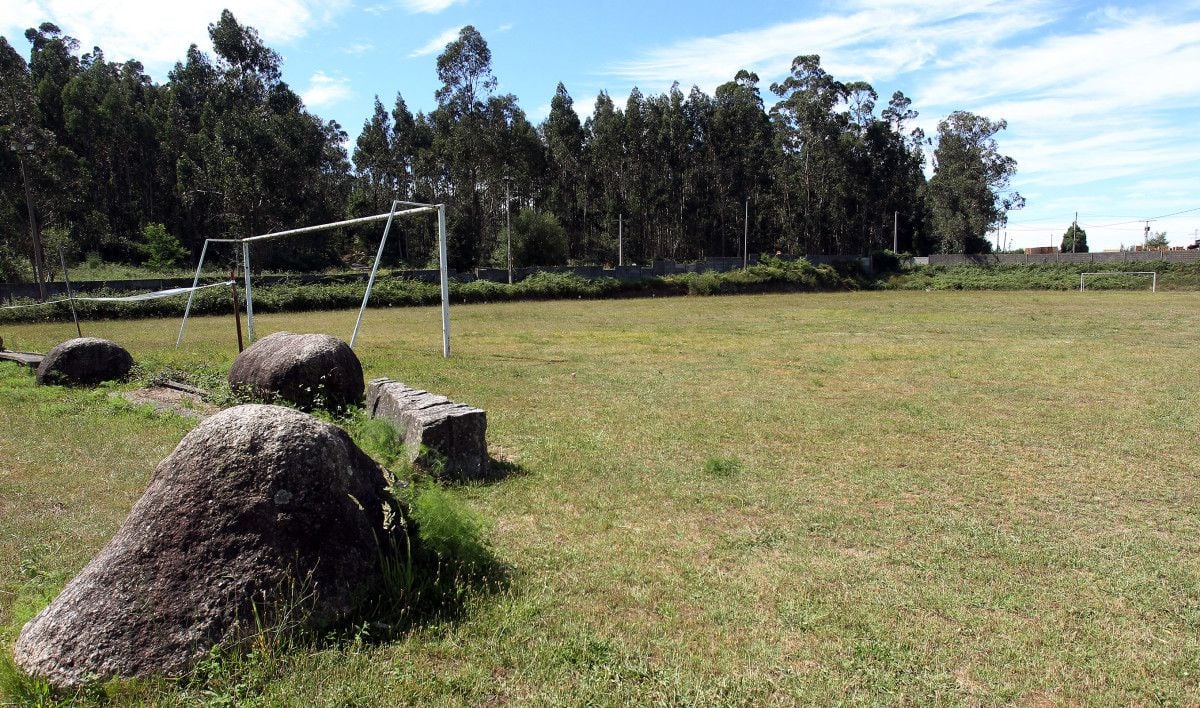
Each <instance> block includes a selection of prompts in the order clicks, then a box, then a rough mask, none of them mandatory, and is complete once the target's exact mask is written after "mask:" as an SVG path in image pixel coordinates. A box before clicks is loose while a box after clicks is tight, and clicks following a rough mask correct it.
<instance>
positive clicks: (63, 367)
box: [37, 337, 133, 386]
mask: <svg viewBox="0 0 1200 708" xmlns="http://www.w3.org/2000/svg"><path fill="white" fill-rule="evenodd" d="M131 368H133V357H132V356H130V355H129V352H127V351H125V348H124V347H122V346H121V345H119V344H116V343H114V342H110V341H108V340H107V339H98V338H96V337H79V338H77V339H68V340H67V341H65V342H63V343H62V344H59V345H58V346H56V347H54V348H53V349H51V350H50V351H49V352H48V353H47V354H46V357H45V358H44V359H42V363H41V364H40V365H38V368H37V382H38V383H39V384H58V385H62V386H95V385H96V384H99V383H103V382H105V381H117V380H120V379H123V378H125V377H126V376H128V375H129V370H130V369H131Z"/></svg>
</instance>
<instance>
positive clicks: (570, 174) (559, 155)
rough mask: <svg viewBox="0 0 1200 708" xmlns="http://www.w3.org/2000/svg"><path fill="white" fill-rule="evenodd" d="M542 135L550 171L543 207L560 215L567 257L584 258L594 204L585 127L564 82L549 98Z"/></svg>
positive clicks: (543, 195) (542, 202)
mask: <svg viewBox="0 0 1200 708" xmlns="http://www.w3.org/2000/svg"><path fill="white" fill-rule="evenodd" d="M539 133H540V134H541V139H542V141H543V142H544V143H545V146H546V166H547V170H548V172H549V176H548V180H547V184H546V188H545V190H544V191H543V193H542V201H541V204H542V206H544V207H545V208H546V209H548V210H549V211H551V212H552V213H554V214H556V215H558V218H559V220H560V222H561V223H562V225H563V228H564V230H565V232H566V235H567V252H568V256H569V257H575V258H582V257H585V254H586V253H587V251H588V235H589V233H588V229H587V219H588V211H589V207H590V208H591V210H592V211H593V212H594V211H595V205H593V204H591V203H590V200H589V199H588V190H587V185H586V167H585V164H584V160H585V157H584V140H585V134H584V130H583V125H582V123H580V121H579V114H578V113H576V112H575V101H574V99H572V98H571V94H570V93H568V92H567V87H566V86H564V85H563V84H562V82H559V84H558V87H557V88H556V89H555V91H554V98H552V99H550V113H549V115H547V116H546V120H545V121H543V122H542V125H541V126H540V128H539Z"/></svg>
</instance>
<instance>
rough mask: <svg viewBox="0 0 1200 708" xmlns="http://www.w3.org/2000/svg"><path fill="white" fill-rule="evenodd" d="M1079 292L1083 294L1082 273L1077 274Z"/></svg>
mask: <svg viewBox="0 0 1200 708" xmlns="http://www.w3.org/2000/svg"><path fill="white" fill-rule="evenodd" d="M1079 292H1083V273H1080V274H1079Z"/></svg>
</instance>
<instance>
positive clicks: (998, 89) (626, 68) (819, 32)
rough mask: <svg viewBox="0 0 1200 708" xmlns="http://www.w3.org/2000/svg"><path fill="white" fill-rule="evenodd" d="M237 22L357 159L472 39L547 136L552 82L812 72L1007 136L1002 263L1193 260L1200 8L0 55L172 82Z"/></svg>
mask: <svg viewBox="0 0 1200 708" xmlns="http://www.w3.org/2000/svg"><path fill="white" fill-rule="evenodd" d="M224 8H229V9H230V10H232V11H233V13H234V15H235V16H236V17H237V18H238V20H239V22H241V23H242V24H246V25H250V26H252V27H254V28H256V29H257V30H258V31H259V33H260V35H261V36H262V38H263V40H264V41H265V42H266V43H267V45H268V46H270V47H271V48H273V49H275V50H276V51H277V52H279V53H280V54H281V55H282V57H283V79H284V80H285V81H286V82H287V83H288V84H289V85H290V86H291V87H292V88H293V89H294V90H296V91H297V92H298V93H299V94H300V95H301V97H302V98H303V99H304V102H305V105H306V106H307V107H308V108H309V110H311V111H313V112H314V113H316V114H318V115H320V116H321V117H322V118H325V119H327V120H336V121H338V122H339V123H340V124H341V125H342V126H343V128H345V129H346V130H347V132H348V133H349V134H350V138H351V144H353V140H354V138H355V137H356V136H357V134H358V132H359V131H360V130H361V128H362V124H363V121H364V120H366V118H367V117H368V116H369V115H370V113H371V110H372V107H373V103H374V97H375V96H376V95H378V96H379V97H380V98H381V100H382V101H383V103H384V105H385V106H387V107H388V108H389V109H390V107H391V105H392V103H393V102H394V99H395V96H396V93H397V92H399V93H401V94H403V96H404V98H405V100H406V102H407V103H408V105H409V108H410V109H411V110H412V111H413V112H414V113H415V112H416V111H418V110H425V111H429V110H431V109H432V108H433V107H434V106H435V101H434V97H433V94H434V91H435V90H436V89H437V87H438V82H437V73H436V68H435V61H436V58H437V55H438V54H439V53H440V52H441V50H442V49H443V48H444V47H445V45H446V43H447V42H449V41H450V40H451V39H453V38H454V36H456V34H457V32H458V30H459V28H461V27H462V26H464V25H468V24H470V25H474V26H475V27H476V29H478V30H479V31H480V33H481V34H482V35H483V37H484V38H485V39H486V40H487V42H488V46H489V47H490V48H491V51H492V68H493V72H494V74H495V75H496V77H497V78H498V79H499V90H500V91H501V92H504V93H513V94H516V96H517V97H518V98H519V100H520V105H521V107H522V108H523V109H524V110H525V112H526V113H527V114H528V116H529V118H530V120H532V121H534V122H535V123H539V122H541V121H542V120H543V119H544V118H545V116H546V114H547V112H548V111H549V105H550V98H551V97H552V96H553V95H554V90H555V87H556V86H557V85H558V82H560V81H561V82H563V83H564V84H565V85H566V87H567V90H568V91H569V92H570V93H571V95H572V97H573V98H574V99H575V106H576V109H577V110H578V111H580V112H581V114H584V115H587V114H589V113H590V112H591V109H592V107H593V105H594V103H595V98H596V95H597V93H598V92H599V91H601V90H605V91H608V93H609V94H610V95H611V96H612V97H613V99H614V100H615V101H617V102H618V104H620V105H623V104H624V101H625V98H626V97H627V96H628V94H629V92H630V90H631V89H632V88H633V87H635V86H636V87H638V88H640V89H641V91H642V92H643V93H645V94H651V93H660V92H663V91H665V90H667V89H668V88H669V87H670V86H671V84H672V83H673V82H676V81H677V82H679V84H680V85H681V87H682V88H683V90H684V92H685V93H686V92H687V91H688V90H689V89H690V88H691V87H692V86H693V85H695V86H699V87H700V88H701V89H702V90H704V91H706V92H708V93H709V94H711V93H712V92H713V91H714V89H715V88H716V87H717V86H718V85H719V84H721V83H723V82H725V81H728V80H730V79H732V78H733V76H734V74H735V73H737V71H738V70H739V69H743V68H744V69H748V70H750V71H753V72H755V73H757V74H758V75H759V77H760V78H761V79H762V83H761V84H760V87H761V88H762V91H763V94H764V99H765V101H766V103H767V105H768V107H769V106H770V105H771V104H772V103H773V102H774V96H772V95H771V94H770V92H769V88H768V87H769V86H770V84H771V83H772V82H774V81H778V80H781V79H782V78H784V77H785V76H786V75H787V73H788V70H789V69H790V66H791V60H792V58H794V57H795V56H797V55H800V54H819V55H820V56H821V60H822V66H823V67H824V68H825V69H826V70H827V71H828V72H829V73H831V74H832V75H833V76H834V78H836V79H838V80H841V81H845V82H849V81H858V80H862V81H868V82H870V83H871V84H872V86H874V88H875V90H876V91H877V92H878V93H879V95H880V108H882V107H883V106H884V105H886V102H887V99H888V97H890V96H891V94H892V92H893V91H896V90H900V91H903V92H904V93H905V94H906V95H907V96H908V97H909V98H911V99H912V100H913V108H914V109H915V110H917V111H919V112H920V114H921V115H920V118H919V119H918V121H917V124H918V125H920V126H921V127H923V128H924V129H925V131H926V133H927V134H929V135H935V134H936V131H937V123H938V121H939V120H941V119H942V118H944V117H946V116H947V115H948V114H949V113H951V112H952V111H955V110H968V111H971V112H974V113H977V114H980V115H984V116H987V117H988V118H991V119H993V120H999V119H1003V120H1005V121H1007V123H1008V127H1007V129H1006V130H1005V131H1003V132H1002V133H1000V134H999V136H998V138H997V139H998V143H999V149H1000V152H1002V153H1003V154H1005V155H1009V156H1011V157H1013V158H1015V159H1016V161H1017V165H1018V167H1017V174H1016V176H1015V178H1014V179H1013V182H1012V187H1013V188H1014V189H1016V190H1017V191H1019V192H1020V193H1021V195H1023V196H1024V197H1025V199H1026V207H1025V209H1023V210H1021V211H1015V212H1012V213H1011V214H1010V215H1009V223H1008V226H1007V227H1006V228H1004V229H1002V230H1001V231H1000V232H999V233H998V234H992V235H991V239H992V241H993V243H995V244H996V245H997V246H999V245H1001V244H1003V245H1005V246H1007V247H1009V248H1021V247H1027V246H1043V245H1052V244H1053V245H1058V244H1059V243H1060V242H1061V239H1062V234H1063V232H1064V231H1066V229H1067V228H1068V227H1069V226H1070V224H1071V222H1072V221H1073V220H1074V219H1075V214H1076V213H1078V215H1079V216H1078V219H1079V223H1080V225H1081V226H1082V227H1083V228H1084V229H1085V230H1086V232H1087V235H1088V243H1089V246H1090V247H1091V249H1092V250H1093V251H1099V250H1104V249H1116V248H1119V247H1121V246H1126V247H1128V246H1130V245H1132V244H1136V243H1141V241H1142V239H1143V236H1144V228H1145V226H1146V221H1147V220H1151V221H1150V222H1149V226H1150V228H1151V230H1152V231H1153V232H1159V231H1165V232H1166V233H1167V236H1168V238H1169V240H1170V242H1171V244H1172V245H1176V246H1182V245H1186V244H1189V243H1192V242H1193V241H1194V240H1196V239H1200V0H1175V1H1173V2H1129V3H1115V4H1101V3H1087V2H1069V1H1068V2H1046V1H1044V0H924V1H922V2H916V3H914V2H911V0H849V1H844V2H804V1H797V0H791V1H790V2H776V1H774V0H760V1H759V2H754V3H737V2H728V1H727V0H691V1H689V2H686V3H685V2H655V1H654V0H642V1H641V2H630V1H627V0H606V1H605V2H595V1H592V2H544V1H543V2H526V1H524V0H509V1H506V2H498V1H496V0H361V1H356V0H188V2H186V3H175V2H163V1H162V0H153V1H152V0H123V1H122V2H112V1H111V0H0V34H3V35H4V36H6V37H8V38H9V40H10V42H11V43H12V44H13V46H15V47H27V46H28V45H27V43H26V42H25V40H24V37H23V32H24V29H25V28H26V27H31V26H35V25H37V24H40V23H41V22H45V21H51V22H54V23H55V24H57V25H58V26H59V27H60V28H61V29H62V30H63V31H64V32H65V33H67V34H69V35H71V36H73V37H76V38H77V39H79V40H80V44H81V48H82V49H84V50H87V49H90V48H91V47H92V46H95V45H98V46H100V47H101V48H102V49H103V50H104V53H105V57H106V58H107V59H108V60H110V61H122V60H124V59H126V58H135V59H137V60H139V61H141V62H142V63H143V64H144V65H145V67H146V71H147V73H149V74H150V75H151V76H152V77H153V78H154V79H155V80H157V81H164V80H165V79H166V76H167V72H169V71H170V69H171V68H172V66H173V65H174V64H175V62H176V61H179V60H181V59H182V58H183V56H184V54H185V52H186V50H187V48H188V45H190V44H193V43H195V44H197V45H199V46H200V47H201V49H203V50H205V51H208V52H211V45H210V43H209V41H208V35H207V26H208V24H209V23H211V22H215V21H216V20H217V19H218V17H219V16H220V13H221V10H222V9H224Z"/></svg>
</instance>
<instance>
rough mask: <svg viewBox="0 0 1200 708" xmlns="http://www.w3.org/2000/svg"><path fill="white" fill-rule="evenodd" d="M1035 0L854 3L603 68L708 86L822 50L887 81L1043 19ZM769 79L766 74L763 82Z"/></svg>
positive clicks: (778, 70)
mask: <svg viewBox="0 0 1200 708" xmlns="http://www.w3.org/2000/svg"><path fill="white" fill-rule="evenodd" d="M1042 4H1043V3H1042V2H1041V1H1040V0H1013V2H1000V1H999V0H995V1H992V0H983V1H976V2H971V1H970V0H964V1H962V2H941V3H938V2H926V3H916V4H914V3H903V2H899V1H898V0H895V1H893V0H874V1H872V2H859V3H856V4H855V5H854V6H853V8H852V10H853V11H852V12H849V13H846V14H829V15H823V16H820V17H815V18H811V19H805V20H798V21H795V22H786V23H782V24H777V25H773V26H770V27H764V28H761V29H757V30H750V31H744V32H731V33H728V34H723V35H717V36H715V37H700V38H695V39H689V40H684V41H681V42H677V43H675V44H672V45H670V46H667V47H660V48H655V49H651V50H649V51H647V52H645V53H644V54H643V55H642V56H641V57H639V58H636V59H633V60H630V61H625V62H620V63H617V64H614V65H612V66H610V67H609V68H608V69H607V70H606V72H605V73H607V74H609V75H612V76H615V77H618V78H621V79H624V80H627V81H630V82H632V83H635V84H637V85H639V86H642V87H648V88H650V89H651V90H662V89H665V88H666V87H668V86H670V83H671V82H672V81H675V80H678V81H680V82H681V83H682V84H683V85H685V86H689V85H692V84H696V85H699V86H700V87H701V88H704V89H706V90H712V89H713V88H714V87H715V86H717V85H718V84H720V83H722V82H725V81H728V80H730V79H732V78H733V75H734V74H735V73H737V71H738V70H739V69H749V70H752V71H755V72H757V73H758V74H759V75H760V76H763V77H764V79H768V77H779V78H782V76H784V75H785V74H786V72H787V70H788V68H789V67H790V66H791V61H792V59H793V58H794V57H795V56H796V55H798V54H820V55H821V59H822V65H823V66H824V67H825V69H826V71H829V72H830V73H832V74H833V75H834V76H837V77H839V78H862V79H867V80H888V79H891V78H892V77H895V76H897V75H898V74H902V73H906V72H911V71H914V70H917V69H921V68H925V67H928V66H930V65H931V64H932V63H933V62H934V61H935V60H940V59H941V58H943V57H944V56H946V55H949V54H960V53H966V52H972V51H973V50H974V49H975V48H976V47H977V46H978V45H979V44H980V42H982V41H985V40H984V39H982V38H986V42H988V43H996V42H999V41H1002V40H1004V39H1007V38H1010V37H1012V36H1013V35H1016V34H1019V33H1021V32H1024V31H1027V30H1029V29H1032V28H1035V27H1038V26H1039V25H1041V24H1043V23H1044V22H1045V21H1046V12H1045V11H1044V10H1042ZM768 80H769V79H768Z"/></svg>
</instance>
